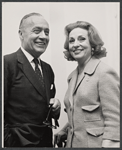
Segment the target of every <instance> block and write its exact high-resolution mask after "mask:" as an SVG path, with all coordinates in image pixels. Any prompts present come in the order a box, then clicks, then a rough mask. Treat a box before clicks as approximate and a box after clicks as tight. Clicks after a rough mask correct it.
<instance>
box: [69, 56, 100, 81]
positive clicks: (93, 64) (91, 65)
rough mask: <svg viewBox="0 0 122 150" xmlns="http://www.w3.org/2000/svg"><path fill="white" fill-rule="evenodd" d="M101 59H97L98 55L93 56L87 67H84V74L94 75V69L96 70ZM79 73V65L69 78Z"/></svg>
mask: <svg viewBox="0 0 122 150" xmlns="http://www.w3.org/2000/svg"><path fill="white" fill-rule="evenodd" d="M100 61H101V60H100V59H97V58H96V57H94V56H93V57H92V58H91V59H90V61H89V62H88V63H87V64H86V67H85V68H84V71H83V74H85V73H86V74H89V75H92V74H93V73H94V71H95V70H96V68H97V66H98V64H99V63H100ZM77 75H78V67H77V68H76V69H75V70H74V71H73V72H72V73H71V74H70V75H69V77H68V80H70V79H71V78H73V77H74V76H77Z"/></svg>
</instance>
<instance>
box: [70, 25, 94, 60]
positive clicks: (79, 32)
mask: <svg viewBox="0 0 122 150" xmlns="http://www.w3.org/2000/svg"><path fill="white" fill-rule="evenodd" d="M69 51H70V54H71V56H72V57H73V58H74V59H75V60H76V61H82V62H83V63H84V62H86V61H87V60H88V59H89V58H90V57H91V45H90V42H89V37H88V31H87V30H85V29H82V28H75V29H73V30H72V31H71V32H70V33H69Z"/></svg>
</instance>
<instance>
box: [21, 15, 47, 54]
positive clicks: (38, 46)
mask: <svg viewBox="0 0 122 150" xmlns="http://www.w3.org/2000/svg"><path fill="white" fill-rule="evenodd" d="M19 34H20V39H21V41H22V47H23V48H24V49H25V50H26V51H28V52H29V53H30V54H31V55H32V56H34V57H39V56H40V55H41V54H42V53H44V52H45V50H46V48H47V45H48V42H49V25H48V23H47V22H46V20H45V19H44V18H43V17H42V16H31V17H28V18H27V19H26V20H24V22H23V24H22V29H20V31H19Z"/></svg>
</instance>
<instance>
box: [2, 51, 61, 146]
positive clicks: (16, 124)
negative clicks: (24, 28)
mask: <svg viewBox="0 0 122 150" xmlns="http://www.w3.org/2000/svg"><path fill="white" fill-rule="evenodd" d="M41 64H42V70H43V75H44V80H45V86H46V91H44V90H43V88H42V86H41V84H40V83H39V81H38V79H37V78H36V75H35V72H34V70H33V68H32V66H31V65H30V63H29V62H28V60H27V58H26V56H25V55H24V54H23V52H22V50H21V49H19V50H18V51H17V52H15V53H12V54H9V55H6V56H5V57H4V112H5V116H4V117H5V118H4V119H5V137H4V140H5V141H7V140H8V137H14V138H15V140H16V141H17V142H18V143H19V144H18V145H19V146H26V145H28V144H30V145H31V144H35V145H36V144H38V143H39V142H40V141H41V140H43V142H42V143H44V142H46V141H47V142H48V144H49V143H50V144H49V145H51V143H52V130H51V129H49V128H47V127H45V126H44V125H43V121H44V120H45V119H46V116H47V113H48V104H49V100H50V98H53V97H54V96H55V85H54V73H53V71H52V68H51V67H50V65H49V64H47V63H45V62H43V61H41ZM51 87H52V88H51ZM56 117H57V118H58V117H59V116H56ZM12 135H13V136H12ZM44 137H46V141H44V140H45V138H44ZM9 141H11V140H9ZM10 143H11V142H10ZM48 144H47V145H48ZM15 145H16V144H15ZM5 146H7V145H6V144H5ZM8 146H12V144H10V145H9V144H8Z"/></svg>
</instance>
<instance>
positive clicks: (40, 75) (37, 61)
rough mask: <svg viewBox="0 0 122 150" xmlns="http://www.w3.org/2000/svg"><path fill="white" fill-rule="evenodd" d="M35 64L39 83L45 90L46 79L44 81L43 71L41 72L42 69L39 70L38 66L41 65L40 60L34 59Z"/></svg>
mask: <svg viewBox="0 0 122 150" xmlns="http://www.w3.org/2000/svg"><path fill="white" fill-rule="evenodd" d="M33 62H34V63H35V73H36V75H37V77H38V79H39V81H40V82H41V84H42V87H43V88H45V84H44V79H43V76H42V73H41V71H40V69H39V67H38V65H39V60H38V59H37V58H34V59H33Z"/></svg>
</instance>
